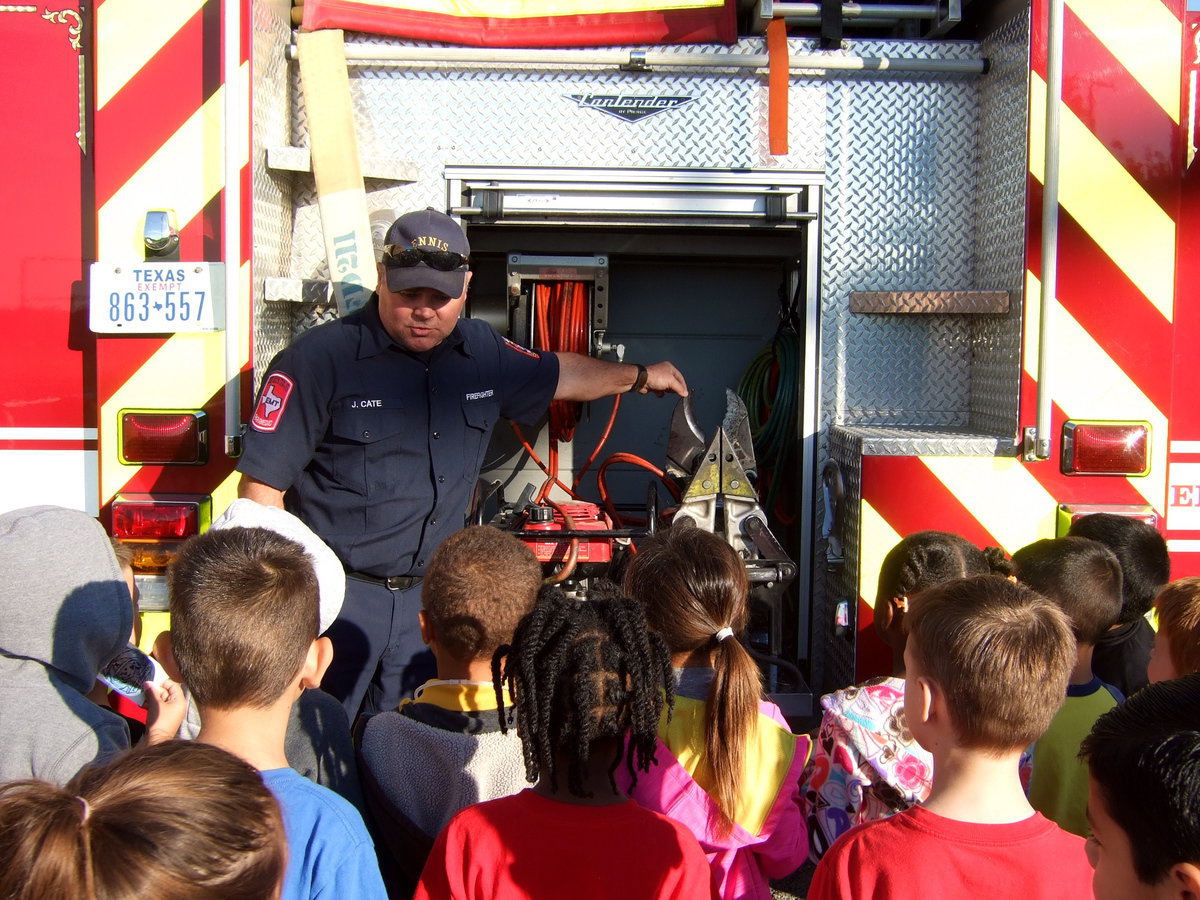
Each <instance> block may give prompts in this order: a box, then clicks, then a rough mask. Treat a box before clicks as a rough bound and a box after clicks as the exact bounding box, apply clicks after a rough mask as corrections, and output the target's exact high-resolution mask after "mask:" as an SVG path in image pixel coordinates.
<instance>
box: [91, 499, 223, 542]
mask: <svg viewBox="0 0 1200 900" xmlns="http://www.w3.org/2000/svg"><path fill="white" fill-rule="evenodd" d="M200 507H201V504H200V502H199V501H188V500H168V501H163V500H114V501H113V505H112V520H113V537H117V538H120V539H121V540H130V541H137V540H151V539H158V538H174V539H177V540H180V539H183V538H188V537H191V536H192V535H194V534H199V533H200V518H201V515H200V514H201V509H200Z"/></svg>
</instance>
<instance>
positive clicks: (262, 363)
mask: <svg viewBox="0 0 1200 900" xmlns="http://www.w3.org/2000/svg"><path fill="white" fill-rule="evenodd" d="M251 6H252V13H251V15H252V16H253V19H252V27H251V33H252V34H253V36H254V37H253V42H254V43H253V48H252V52H253V54H254V55H253V67H254V79H253V87H252V90H253V98H252V102H253V104H254V122H253V130H254V141H253V145H252V153H253V158H252V159H251V173H252V174H251V178H252V184H251V193H252V203H253V204H254V206H253V216H254V242H253V248H252V251H251V264H252V267H253V271H254V282H253V285H252V286H251V295H252V297H253V301H252V302H253V304H254V307H253V315H254V346H253V347H252V348H251V352H252V356H251V362H252V364H253V366H254V373H255V378H254V385H255V390H257V388H258V383H259V381H260V379H261V378H262V373H263V371H264V370H265V368H266V366H267V364H268V363H269V362H270V361H271V358H272V357H273V356H274V355H275V354H276V353H277V352H279V350H281V349H282V348H283V347H284V346H285V345H286V344H287V342H288V341H289V340H290V339H291V335H292V326H291V311H290V310H289V308H288V307H287V306H286V305H282V304H277V303H267V302H266V301H265V299H264V295H263V284H264V279H266V278H269V277H278V276H283V275H287V274H288V272H289V269H290V268H291V266H290V248H291V243H292V181H291V179H290V178H288V177H287V176H285V175H283V174H280V173H276V172H272V171H271V170H270V169H268V168H267V165H266V148H267V147H270V146H273V145H280V144H286V143H288V141H289V135H290V129H289V126H290V122H289V118H290V104H287V103H281V102H280V98H281V97H286V96H288V94H289V93H290V91H291V87H290V84H289V79H290V73H289V66H288V63H287V60H286V58H285V56H284V48H285V47H286V46H287V45H288V43H289V42H290V41H291V37H292V29H291V23H290V22H288V21H287V20H285V19H283V18H281V17H280V16H277V15H276V14H275V12H274V10H273V9H272V6H271V5H270V4H266V3H254V4H252V5H251Z"/></svg>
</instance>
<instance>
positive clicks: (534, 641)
mask: <svg viewBox="0 0 1200 900" xmlns="http://www.w3.org/2000/svg"><path fill="white" fill-rule="evenodd" d="M492 678H493V681H494V683H495V687H496V699H497V705H498V707H499V710H500V727H501V730H503V731H505V732H507V723H506V722H505V716H504V699H503V688H504V687H507V688H508V689H509V692H510V694H511V695H512V697H513V703H514V704H515V705H516V709H517V715H516V720H517V731H518V733H519V734H520V735H521V744H522V747H523V748H524V754H525V775H526V778H528V780H529V781H531V782H533V781H537V779H538V778H539V777H542V778H548V779H549V783H550V787H551V789H552V790H555V791H557V790H558V771H557V765H556V759H555V756H556V753H558V752H561V753H562V754H563V755H564V756H566V757H567V758H568V759H569V760H570V766H569V769H568V772H567V789H568V790H569V791H570V792H571V793H572V794H575V795H576V796H579V797H588V796H591V793H590V792H589V791H587V790H586V789H585V788H584V774H585V771H586V769H587V765H588V762H589V759H590V757H591V752H592V745H593V744H594V743H595V742H596V741H600V740H604V739H615V740H617V741H621V740H624V742H625V748H626V749H625V753H624V754H623V755H624V758H625V763H626V765H627V766H628V769H629V774H630V777H631V778H632V779H633V781H634V782H636V780H637V771H638V770H640V771H643V772H648V771H649V770H650V766H651V765H652V764H653V763H654V762H655V759H654V747H655V742H656V740H657V737H658V723H659V720H660V719H661V718H662V714H663V710H664V708H665V709H666V710H667V714H668V716H669V715H670V711H671V710H672V709H673V708H674V703H675V690H674V688H675V678H674V675H673V673H672V671H671V658H670V654H669V652H668V651H667V646H666V644H665V643H664V642H663V639H662V638H661V637H659V636H658V634H656V633H655V632H652V631H651V630H650V629H649V627H648V626H647V625H646V617H645V614H644V613H643V612H642V608H641V606H640V605H639V604H638V603H637V602H635V601H633V600H630V599H628V598H626V597H622V596H621V595H620V593H619V591H618V590H617V589H616V588H615V586H612V585H604V586H602V587H601V586H597V587H596V588H594V589H593V590H592V591H591V592H589V595H588V599H587V600H573V599H571V598H570V597H567V596H566V595H565V594H564V593H563V592H562V590H561V589H559V588H557V587H553V586H550V587H545V588H543V589H542V591H541V594H540V595H539V598H538V603H537V605H536V606H535V607H534V609H533V611H532V612H530V613H529V615H527V616H525V618H524V619H522V620H521V622H520V624H518V625H517V630H516V632H515V633H514V635H513V641H512V644H511V645H505V646H502V647H500V648H499V649H498V650H497V651H496V655H495V656H494V657H493V658H492ZM621 757H622V754H621V753H620V752H618V753H617V754H615V755H614V757H613V761H612V765H611V766H610V767H609V772H608V774H609V781H610V783H611V784H612V787H613V790H614V791H616V790H617V784H616V777H615V775H616V770H617V766H618V765H620V762H621Z"/></svg>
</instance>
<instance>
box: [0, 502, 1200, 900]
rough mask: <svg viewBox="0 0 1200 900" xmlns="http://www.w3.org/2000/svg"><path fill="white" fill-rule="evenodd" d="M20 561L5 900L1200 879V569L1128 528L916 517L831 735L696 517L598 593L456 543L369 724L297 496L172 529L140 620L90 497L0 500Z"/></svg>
mask: <svg viewBox="0 0 1200 900" xmlns="http://www.w3.org/2000/svg"><path fill="white" fill-rule="evenodd" d="M48 547H56V548H63V549H65V550H66V552H64V553H60V554H58V555H59V556H60V557H62V558H63V559H65V560H67V562H65V563H63V564H60V565H55V566H51V567H48V566H46V565H44V563H43V559H44V551H45V548H48ZM0 562H2V563H3V564H4V565H5V569H6V574H7V576H8V579H7V584H8V587H7V592H8V593H7V597H8V601H7V603H6V604H5V605H6V607H7V608H6V609H5V610H4V615H3V616H0V720H2V721H3V722H4V724H5V732H6V737H7V740H6V742H5V746H4V749H3V750H0V898H35V897H37V898H40V897H85V898H89V900H91V898H102V900H109V898H113V900H117V898H121V900H123V898H133V897H142V896H154V897H163V898H184V897H187V898H192V897H195V898H246V900H254V898H263V900H265V898H276V897H282V898H285V900H292V898H317V897H327V898H337V900H351V898H367V900H370V898H374V897H380V898H382V897H403V898H409V897H416V898H419V900H451V898H453V900H460V898H461V900H468V898H471V900H485V898H558V897H572V898H583V900H589V898H610V897H630V898H642V897H645V898H658V897H662V898H681V900H683V898H720V900H769V898H770V897H771V896H772V894H771V888H770V882H771V881H772V880H773V879H778V878H782V877H785V876H787V875H789V874H790V873H792V872H793V871H794V870H796V869H797V868H798V867H800V866H801V865H803V864H804V863H805V862H806V861H808V860H810V859H811V860H813V861H816V868H815V871H814V873H813V875H812V883H811V887H810V888H809V892H808V897H809V898H812V900H823V898H878V900H884V898H896V900H904V898H908V897H913V898H917V897H930V896H939V895H941V896H948V897H973V896H988V897H1001V898H1004V897H1011V898H1021V900H1038V898H1043V897H1044V898H1087V897H1092V896H1093V895H1094V896H1095V897H1097V898H1102V900H1108V898H1134V900H1137V898H1142V897H1145V898H1151V897H1175V898H1186V897H1191V898H1195V897H1197V896H1200V816H1198V815H1197V810H1198V809H1200V578H1181V579H1179V580H1177V581H1175V582H1171V583H1169V559H1168V557H1167V555H1166V548H1165V543H1164V542H1163V541H1162V538H1161V536H1159V534H1158V532H1157V531H1155V530H1154V529H1153V528H1152V527H1151V526H1148V525H1145V524H1144V523H1142V522H1139V521H1137V520H1135V519H1130V518H1125V517H1120V516H1111V515H1106V514H1096V515H1093V516H1089V517H1086V518H1084V519H1081V520H1079V521H1077V522H1076V523H1075V525H1073V526H1072V529H1071V532H1070V535H1069V536H1066V537H1061V538H1057V539H1054V540H1042V541H1037V542H1035V543H1033V544H1031V545H1029V546H1027V547H1024V548H1020V549H1018V550H1017V551H1016V552H1014V553H1013V555H1012V558H1011V559H1008V558H1007V557H1006V556H1005V554H1003V553H1002V552H1001V551H999V550H997V549H995V548H989V549H987V550H983V549H980V548H978V547H975V546H973V545H971V544H970V543H969V542H967V541H965V540H963V539H962V538H961V537H958V536H956V535H953V534H948V533H945V532H937V531H926V532H919V533H916V534H913V535H909V536H908V537H906V538H904V539H903V540H902V541H901V542H900V543H899V544H898V545H897V546H896V547H895V548H894V549H893V550H892V551H891V552H890V553H889V554H888V555H887V557H886V558H885V560H884V563H883V566H882V569H881V574H880V580H879V589H878V593H877V597H876V604H875V625H876V627H877V629H878V630H879V632H880V634H881V636H882V637H883V638H884V640H885V641H886V642H887V643H888V644H889V646H890V647H891V649H892V652H893V659H894V667H893V672H892V674H891V675H890V676H888V677H885V678H880V679H874V680H872V681H869V682H867V683H864V684H861V685H855V686H851V687H847V688H846V689H844V690H840V691H836V692H834V693H832V694H830V695H827V696H826V697H824V698H822V701H821V706H822V711H823V717H822V720H821V722H820V724H819V726H817V727H815V728H814V737H809V736H808V735H806V734H803V733H797V730H796V729H795V728H794V726H795V725H796V723H791V724H789V722H788V721H787V720H786V719H785V717H784V716H783V714H782V713H781V711H780V710H779V709H778V707H776V706H775V705H774V704H773V703H771V702H770V700H769V699H768V698H767V697H766V695H765V694H764V693H763V687H762V681H761V678H760V675H759V669H758V664H757V663H756V661H755V659H754V658H753V656H752V654H751V652H750V650H749V647H748V645H747V644H746V642H745V631H746V629H747V624H748V618H749V608H750V600H749V594H750V589H749V584H748V582H747V579H746V573H745V567H744V565H743V564H742V561H741V559H740V558H739V556H738V555H737V553H736V552H734V550H733V549H731V548H730V546H729V545H728V543H727V542H726V541H725V540H724V539H723V538H722V537H720V536H717V535H713V534H711V533H708V532H706V531H703V530H701V529H698V528H696V527H694V526H689V525H677V526H675V527H672V528H669V529H666V530H664V531H662V532H660V533H658V534H657V535H654V536H651V537H648V538H646V539H645V540H642V541H639V546H638V553H637V554H636V555H634V556H633V558H632V560H631V561H630V562H629V564H628V566H627V567H626V569H625V571H624V573H623V579H622V582H621V585H620V586H619V587H618V586H617V585H616V584H613V583H612V582H607V581H604V580H599V581H596V582H594V583H593V584H592V586H591V588H590V589H589V591H588V593H587V595H586V597H585V598H583V599H580V598H578V597H574V596H568V595H567V594H565V593H563V591H562V590H560V589H559V588H558V587H556V586H546V585H543V583H542V571H541V566H540V565H539V563H538V562H537V560H536V558H535V557H534V555H533V553H532V552H531V551H530V550H529V549H528V548H527V547H526V545H525V544H523V543H522V542H521V541H520V540H518V539H517V538H515V537H513V536H511V535H508V534H505V533H502V532H500V531H497V530H495V529H492V528H488V527H484V526H475V527H470V528H466V529H464V530H462V531H460V532H458V533H457V534H455V535H453V536H452V537H451V538H449V539H448V540H447V541H446V542H445V543H444V544H443V545H442V546H441V547H440V548H439V549H438V550H437V552H436V553H435V555H434V556H433V558H432V560H431V563H430V566H429V567H428V571H427V575H426V577H425V580H424V582H423V585H422V606H423V610H422V613H421V633H422V637H423V638H424V640H425V642H426V643H427V644H428V645H429V647H430V650H431V651H432V653H433V655H434V656H435V658H436V660H437V677H436V678H434V679H432V680H430V681H428V682H426V683H425V684H424V685H423V686H421V688H420V689H419V690H417V692H416V693H415V696H413V697H412V698H410V699H407V700H405V701H404V702H403V703H401V705H400V707H399V708H398V709H395V710H390V711H387V712H382V713H379V714H377V715H375V716H372V717H369V718H366V719H360V720H359V721H358V722H357V723H354V725H355V727H354V729H353V734H352V729H351V724H352V723H350V722H348V721H347V720H346V716H345V712H344V710H343V708H342V707H341V705H340V704H338V703H337V702H336V701H334V702H332V703H331V702H329V701H330V699H331V698H329V697H328V696H327V695H325V694H324V693H323V692H322V691H321V690H320V685H321V679H322V675H323V674H324V672H325V670H326V668H327V667H328V665H329V663H330V659H331V655H332V652H333V651H332V646H331V644H330V643H329V641H328V639H327V638H325V637H322V633H323V632H324V631H325V629H326V628H327V627H328V625H329V623H330V622H331V621H332V620H333V618H334V617H336V615H337V611H338V608H339V606H340V604H341V599H342V593H343V591H344V575H343V573H342V571H341V567H340V565H339V564H338V563H337V560H336V557H333V555H332V553H330V552H329V550H328V548H327V547H325V546H324V545H323V544H322V543H321V542H320V541H319V540H318V539H317V538H316V537H315V536H314V535H313V534H312V533H311V531H309V530H308V529H307V528H305V527H304V525H303V524H301V523H300V522H299V521H298V520H296V519H295V518H293V517H292V516H290V515H289V514H287V513H285V512H283V511H282V510H278V509H270V510H268V509H266V508H264V507H260V506H258V505H256V504H253V503H251V502H250V501H248V500H239V501H237V503H236V504H234V505H233V506H231V507H230V509H229V510H228V511H227V513H226V514H225V515H224V516H222V518H221V519H220V520H218V522H216V523H214V526H213V528H211V529H210V530H208V531H207V532H205V533H203V534H201V535H200V536H198V537H195V538H192V539H190V540H188V541H187V542H185V543H184V544H183V545H182V547H181V548H180V550H179V552H178V554H177V555H176V556H175V558H174V560H173V561H172V563H171V565H170V567H169V569H168V579H167V582H168V584H167V587H168V596H169V604H170V613H171V618H170V628H169V631H166V632H163V633H162V634H160V635H158V636H157V637H156V638H155V639H153V640H152V641H151V640H150V637H151V636H147V640H146V641H142V640H141V639H142V635H140V633H139V631H138V628H137V622H138V610H137V594H136V587H135V586H134V584H133V580H132V578H131V577H130V576H131V572H130V568H129V562H130V560H129V558H128V556H127V554H126V552H125V549H124V548H122V547H121V546H119V545H118V546H115V547H114V545H113V544H112V543H111V542H110V541H109V539H108V538H107V536H106V535H105V533H104V531H103V529H102V528H101V527H100V526H99V525H98V524H97V523H96V521H95V520H94V519H91V518H90V517H88V516H86V515H85V514H83V513H79V512H74V511H70V510H65V509H59V508H56V507H34V508H29V509H23V510H16V511H13V512H9V513H5V514H3V515H0ZM1152 608H1153V611H1154V614H1155V616H1156V624H1157V631H1155V628H1154V626H1152V625H1151V624H1150V620H1149V619H1148V617H1147V613H1148V612H1150V611H1151V609H1152ZM139 642H140V643H144V644H146V645H147V646H149V644H150V643H153V647H154V652H153V656H154V657H155V660H153V661H152V660H150V659H149V658H147V657H145V655H144V654H142V653H141V652H140V651H139V650H137V649H136V647H135V646H134V645H136V644H138V643H139ZM130 673H135V674H130ZM98 678H99V679H100V681H101V682H103V686H101V687H97V679H98ZM122 679H124V680H122ZM129 681H134V682H139V681H140V682H142V683H135V684H127V683H126V682H129ZM1147 682H1149V683H1148V684H1147ZM118 695H119V696H118ZM1126 697H1128V698H1129V699H1126ZM131 698H133V699H135V700H136V703H134V704H133V707H132V708H131V707H130V700H131ZM132 745H136V746H132ZM1085 838H1086V841H1085ZM1093 892H1094V893H1093Z"/></svg>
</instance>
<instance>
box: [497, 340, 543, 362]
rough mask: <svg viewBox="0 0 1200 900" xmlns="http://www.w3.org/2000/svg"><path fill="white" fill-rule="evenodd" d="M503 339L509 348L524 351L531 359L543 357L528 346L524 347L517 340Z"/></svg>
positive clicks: (519, 351)
mask: <svg viewBox="0 0 1200 900" xmlns="http://www.w3.org/2000/svg"><path fill="white" fill-rule="evenodd" d="M501 340H502V341H504V346H506V347H508V349H509V350H516V351H517V352H518V353H524V354H525V355H526V356H528V357H529V358H530V359H541V356H539V355H538V354H536V353H534V352H533V351H532V350H530V349H529V348H528V347H522V346H521V345H520V344H518V343H517V342H516V341H510V340H509V339H508V338H501Z"/></svg>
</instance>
